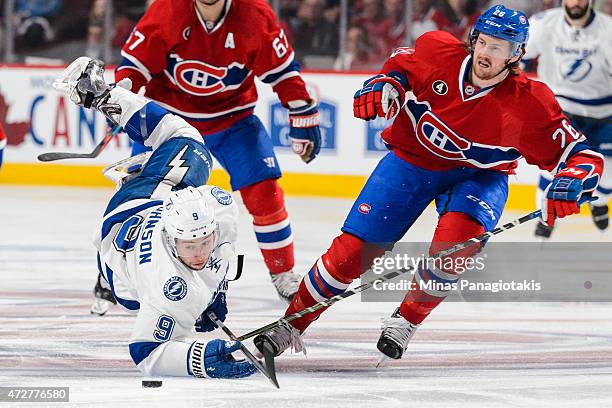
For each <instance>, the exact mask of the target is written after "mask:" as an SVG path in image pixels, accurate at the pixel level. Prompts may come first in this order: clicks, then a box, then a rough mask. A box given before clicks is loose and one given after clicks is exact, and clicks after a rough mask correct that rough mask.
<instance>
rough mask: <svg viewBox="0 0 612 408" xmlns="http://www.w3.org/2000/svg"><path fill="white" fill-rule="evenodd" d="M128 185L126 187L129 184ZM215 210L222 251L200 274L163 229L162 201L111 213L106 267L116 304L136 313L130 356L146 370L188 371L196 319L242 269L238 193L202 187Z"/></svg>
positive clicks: (103, 238) (103, 233)
mask: <svg viewBox="0 0 612 408" xmlns="http://www.w3.org/2000/svg"><path fill="white" fill-rule="evenodd" d="M125 188H126V187H124V189H125ZM198 189H199V190H200V191H202V192H203V193H204V196H205V197H206V199H207V201H208V204H209V205H210V206H211V207H213V208H214V210H215V217H216V219H217V222H218V229H217V231H216V233H217V238H216V248H215V250H214V251H213V253H212V255H211V257H210V259H209V262H208V264H207V265H206V266H205V268H204V269H203V270H201V271H193V270H191V269H189V268H187V267H186V266H185V265H183V264H182V263H181V262H178V261H177V260H176V258H174V256H173V255H172V253H171V249H170V246H169V244H168V242H167V240H166V239H165V234H163V233H162V222H161V211H162V201H161V200H155V199H133V200H129V201H127V202H124V203H123V204H121V205H119V206H117V207H116V208H115V209H114V210H112V211H110V212H109V213H108V214H107V215H106V216H105V217H104V220H103V223H102V225H101V227H100V228H99V229H98V236H97V237H96V240H95V244H96V247H97V248H98V251H99V267H100V269H101V271H102V272H103V274H104V276H105V277H106V279H107V281H108V282H109V284H110V285H111V288H112V290H113V293H114V294H115V296H116V298H117V301H118V302H119V303H120V304H121V305H122V306H124V307H126V308H127V309H129V310H132V311H133V312H137V313H138V316H137V318H136V323H135V326H134V329H133V331H132V335H131V338H130V354H131V356H132V359H133V360H134V362H135V363H136V364H137V366H138V368H139V369H140V370H141V371H143V372H144V373H145V374H147V375H170V376H172V375H176V376H186V375H189V374H190V372H189V369H188V368H187V359H188V355H189V352H190V347H191V345H192V341H193V340H188V339H187V337H188V336H189V335H191V334H192V333H193V327H194V323H195V321H196V319H197V318H198V317H199V316H200V314H201V313H202V312H203V311H204V310H205V309H206V308H207V307H208V306H209V304H210V303H211V302H212V301H213V300H214V298H215V296H216V294H217V293H218V292H219V291H224V290H225V289H226V288H225V285H226V284H227V282H226V281H225V278H226V274H227V273H228V272H230V273H231V274H232V275H233V273H234V271H235V270H236V268H237V256H236V254H235V249H234V242H235V241H236V234H237V231H236V219H237V215H238V210H237V207H236V204H235V203H234V201H233V200H232V196H231V195H230V194H229V193H228V192H226V191H224V190H221V189H220V188H218V187H213V186H201V187H198Z"/></svg>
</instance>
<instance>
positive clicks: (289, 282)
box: [272, 271, 300, 296]
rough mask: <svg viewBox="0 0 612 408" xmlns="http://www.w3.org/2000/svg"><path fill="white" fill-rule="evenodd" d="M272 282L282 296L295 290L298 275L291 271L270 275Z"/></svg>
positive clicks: (288, 294) (298, 279)
mask: <svg viewBox="0 0 612 408" xmlns="http://www.w3.org/2000/svg"><path fill="white" fill-rule="evenodd" d="M272 283H273V284H274V287H276V290H277V291H278V292H279V293H280V294H281V295H283V296H290V295H292V294H294V293H295V292H297V290H298V288H299V286H300V277H299V276H298V275H297V274H296V273H295V272H292V271H289V272H284V273H279V274H277V275H272Z"/></svg>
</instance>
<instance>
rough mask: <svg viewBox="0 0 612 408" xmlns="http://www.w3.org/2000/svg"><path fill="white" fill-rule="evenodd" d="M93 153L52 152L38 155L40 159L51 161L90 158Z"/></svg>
mask: <svg viewBox="0 0 612 408" xmlns="http://www.w3.org/2000/svg"><path fill="white" fill-rule="evenodd" d="M89 158H91V154H88V153H63V152H50V153H43V154H39V155H38V160H40V161H42V162H50V161H56V160H64V159H89Z"/></svg>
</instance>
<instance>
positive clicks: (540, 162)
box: [254, 6, 603, 359]
mask: <svg viewBox="0 0 612 408" xmlns="http://www.w3.org/2000/svg"><path fill="white" fill-rule="evenodd" d="M528 29H529V23H528V21H527V17H526V16H525V15H524V14H523V13H522V12H519V11H514V10H510V9H506V8H505V7H503V6H495V7H492V8H491V9H489V10H487V11H485V12H484V13H483V14H482V15H481V16H480V17H479V18H478V20H477V22H476V25H475V26H474V29H473V30H472V32H471V35H470V40H469V44H468V45H467V47H466V46H465V44H462V43H461V42H460V41H458V40H457V39H455V38H453V37H452V36H451V35H450V34H448V33H445V32H441V31H437V32H431V33H427V34H424V35H423V36H421V37H420V38H419V39H417V41H416V44H415V47H414V48H400V49H398V50H396V51H395V52H394V53H393V54H392V55H391V57H390V58H389V59H388V60H387V61H386V62H385V64H384V65H383V67H382V69H381V71H380V74H379V75H377V76H375V77H374V78H371V79H370V80H368V81H367V82H366V83H365V84H364V87H363V88H362V89H360V90H359V91H357V93H356V94H355V99H354V115H355V116H356V117H357V118H361V119H365V120H370V119H374V118H376V117H387V118H392V117H395V121H394V122H393V124H392V125H391V126H390V127H389V128H388V129H386V130H385V131H384V132H383V139H384V140H385V142H386V143H387V144H388V146H389V148H390V150H391V151H390V152H389V153H388V154H387V155H386V156H385V157H384V158H383V159H382V160H381V161H380V163H379V164H378V166H377V167H376V169H375V170H374V172H373V173H372V174H371V175H370V177H369V179H368V181H367V183H366V185H365V186H364V188H363V190H362V191H361V193H360V194H359V197H358V198H357V200H356V201H355V203H354V205H353V207H352V209H351V211H350V213H349V215H348V217H347V219H346V221H345V223H344V226H343V227H342V233H341V234H340V235H339V236H338V237H336V238H335V239H334V241H333V242H332V244H331V247H330V248H329V249H328V250H327V252H325V253H324V254H323V256H321V257H320V258H319V259H318V260H317V261H316V262H315V264H314V265H313V267H312V269H311V270H310V272H309V273H308V274H307V275H305V276H304V278H303V279H302V282H301V283H300V288H299V290H298V293H297V294H296V295H295V297H294V299H293V301H292V302H291V304H290V306H289V308H288V309H287V311H286V315H289V314H292V313H294V312H296V311H301V310H303V309H305V308H307V307H309V306H312V305H313V304H315V303H317V302H320V301H323V300H326V299H329V298H331V297H333V296H334V295H338V294H340V293H342V292H344V291H345V290H346V288H347V287H348V285H349V284H350V283H351V282H352V281H353V280H354V279H356V278H358V277H359V276H360V275H361V274H362V273H363V272H364V270H365V269H367V267H368V266H369V265H371V260H372V259H373V257H375V256H379V255H381V254H382V253H383V251H384V249H385V248H382V247H381V248H379V249H378V250H370V249H371V248H372V246H377V245H380V243H383V244H384V243H387V244H389V245H392V244H393V243H395V242H397V241H398V240H399V239H401V238H402V236H403V235H404V234H405V233H406V232H407V231H408V229H409V228H410V227H411V225H412V224H413V223H414V222H415V221H416V219H417V218H418V217H419V216H420V215H421V213H422V212H423V211H424V210H425V208H426V207H427V205H428V204H429V203H430V202H431V201H434V200H435V202H436V206H437V211H438V214H439V219H438V225H437V227H436V229H435V232H434V235H433V239H432V243H431V245H430V249H429V251H430V254H433V253H437V252H439V251H441V250H443V249H446V248H449V247H450V246H452V245H453V244H455V243H457V242H462V241H465V240H468V239H469V238H472V237H474V236H476V235H479V234H481V233H483V232H484V231H490V230H492V229H493V228H494V227H495V225H496V224H497V222H498V221H499V218H500V216H501V213H502V211H503V208H504V205H505V203H506V199H507V195H508V175H509V174H512V173H513V172H514V169H515V167H516V165H517V164H516V161H517V160H518V159H520V158H521V157H524V158H525V159H526V160H527V162H528V163H531V164H534V165H537V166H539V167H540V168H542V169H547V170H549V171H551V172H553V174H555V177H554V180H553V181H552V183H551V184H550V186H549V187H548V188H547V190H546V192H545V198H544V201H543V203H542V214H543V218H544V221H545V222H547V223H548V224H549V225H552V224H553V223H554V222H555V219H556V218H562V217H565V216H568V215H571V214H575V213H578V212H579V204H578V203H579V202H580V201H581V200H584V199H586V198H588V196H589V195H590V194H591V192H592V191H594V189H595V188H596V187H597V183H598V181H599V178H600V175H601V173H602V170H603V159H602V156H601V155H600V154H599V153H597V152H595V151H593V150H591V149H590V147H589V146H588V145H587V144H586V143H585V140H586V139H585V137H584V135H582V134H580V133H579V132H577V131H575V130H574V129H573V128H572V127H571V126H570V124H569V121H568V120H567V119H566V118H565V117H564V116H563V113H562V111H561V108H560V107H559V105H558V103H557V102H556V100H555V98H554V95H553V94H552V92H551V91H550V90H549V89H548V87H546V85H544V84H542V83H540V82H536V81H532V80H530V79H529V78H527V77H526V76H525V75H524V74H523V73H521V72H520V71H518V69H517V64H518V62H519V60H520V59H521V57H522V56H523V54H524V50H525V43H526V42H527V38H528ZM409 90H411V91H412V92H413V94H414V97H411V98H409V99H408V98H407V97H406V92H407V91H409ZM407 99H408V100H407ZM366 249H368V250H366ZM479 249H480V248H478V247H476V248H475V247H468V248H465V249H463V250H462V251H459V252H458V253H455V254H453V255H450V256H449V257H447V258H443V261H444V260H451V262H441V263H440V264H439V265H445V266H440V267H439V268H436V267H435V265H438V264H435V265H434V267H429V265H428V264H425V265H424V264H421V266H420V267H419V268H418V270H417V271H416V272H415V274H414V278H413V285H412V286H411V287H414V288H416V289H415V290H411V291H409V292H408V293H407V295H406V297H405V298H404V300H403V301H402V303H401V305H400V307H399V308H398V309H397V310H396V311H395V312H394V313H393V314H392V315H391V317H390V318H388V319H386V320H385V321H384V323H383V328H382V333H381V336H380V339H379V341H378V344H377V347H378V349H379V350H380V351H381V352H382V353H383V354H385V355H386V356H388V357H391V358H394V359H399V358H401V356H402V355H403V353H404V351H405V350H406V347H407V345H408V342H409V341H410V338H411V337H412V336H413V334H414V332H415V330H416V329H417V327H418V326H419V325H420V324H421V322H422V321H423V320H424V319H425V318H426V317H427V316H428V315H429V314H430V312H431V311H432V310H433V309H434V308H435V307H436V306H437V305H438V304H439V303H440V302H442V301H443V300H444V298H445V297H446V296H447V295H448V291H444V290H430V289H429V288H440V287H445V285H446V287H452V285H448V284H449V283H450V284H452V283H455V282H457V280H458V275H457V273H456V272H455V271H454V270H453V269H452V265H454V264H455V262H452V260H453V258H456V257H469V256H472V255H474V254H475V253H476V252H477V251H478V250H479ZM447 265H450V266H451V267H447ZM428 282H431V283H432V284H429V285H423V283H428ZM322 312H323V309H321V310H319V311H317V312H314V313H310V314H307V315H305V316H304V317H302V318H300V319H297V320H293V321H291V323H290V324H287V325H284V326H281V327H277V328H274V329H272V330H270V331H268V332H265V333H263V334H262V335H260V336H257V337H255V339H254V341H255V344H256V345H257V347H258V348H259V349H260V350H263V348H264V347H263V346H264V344H265V343H268V344H269V346H270V347H271V349H272V350H273V351H274V352H275V353H276V355H278V354H280V353H282V352H283V351H284V350H285V349H287V348H289V347H290V346H293V347H294V348H299V347H300V346H301V341H300V336H301V334H302V333H303V332H304V330H305V329H306V328H307V327H308V326H309V325H310V324H311V323H312V322H313V321H314V320H315V319H317V317H318V316H319V315H320V314H321V313H322Z"/></svg>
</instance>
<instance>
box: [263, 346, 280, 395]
mask: <svg viewBox="0 0 612 408" xmlns="http://www.w3.org/2000/svg"><path fill="white" fill-rule="evenodd" d="M262 349H263V350H262V353H263V355H264V364H265V366H266V371H267V372H268V378H269V379H270V382H272V384H274V385H275V386H276V388H280V385H278V380H277V379H276V366H275V365H274V352H273V351H272V348H270V345H269V344H268V343H267V342H265V341H264V343H263V344H262Z"/></svg>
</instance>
